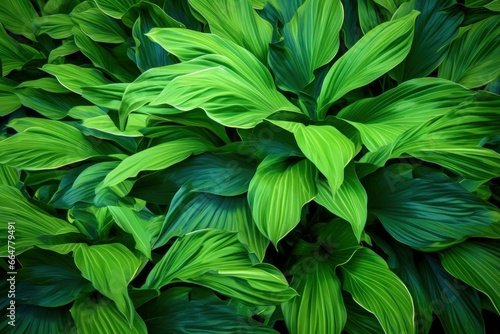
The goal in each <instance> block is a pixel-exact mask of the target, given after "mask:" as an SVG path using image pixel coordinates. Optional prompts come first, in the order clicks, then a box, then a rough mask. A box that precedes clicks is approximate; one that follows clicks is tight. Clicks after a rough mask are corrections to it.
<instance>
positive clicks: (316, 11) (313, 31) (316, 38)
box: [269, 0, 343, 94]
mask: <svg viewBox="0 0 500 334" xmlns="http://www.w3.org/2000/svg"><path fill="white" fill-rule="evenodd" d="M342 21H343V8H342V4H341V2H340V0H307V1H306V2H305V3H304V4H303V5H302V6H300V7H299V9H298V10H297V12H296V13H295V15H294V16H293V18H292V20H291V21H290V22H288V23H286V24H285V26H284V27H283V29H282V31H281V35H282V36H283V37H282V40H281V41H280V42H279V43H276V44H273V45H272V47H271V53H270V57H269V63H270V65H271V67H272V69H273V71H274V73H275V75H276V78H277V82H278V86H279V87H280V88H281V89H284V90H287V91H291V92H294V93H296V94H298V93H299V92H301V91H302V90H303V89H304V88H305V87H306V86H307V85H308V84H309V83H311V82H312V81H313V80H314V77H315V76H314V70H316V69H317V68H319V67H321V66H323V65H325V64H327V63H329V62H330V61H331V60H332V59H333V57H335V55H336V54H337V50H338V48H339V42H340V40H339V32H340V28H341V27H342Z"/></svg>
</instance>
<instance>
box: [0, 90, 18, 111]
mask: <svg viewBox="0 0 500 334" xmlns="http://www.w3.org/2000/svg"><path fill="white" fill-rule="evenodd" d="M20 107H21V102H20V101H19V97H17V95H16V94H14V93H12V92H0V116H7V115H8V114H10V113H11V112H13V111H16V110H17V109H19V108H20Z"/></svg>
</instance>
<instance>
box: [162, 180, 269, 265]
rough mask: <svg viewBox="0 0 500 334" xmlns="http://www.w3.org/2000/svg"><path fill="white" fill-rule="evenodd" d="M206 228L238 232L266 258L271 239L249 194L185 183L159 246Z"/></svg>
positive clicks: (260, 257)
mask: <svg viewBox="0 0 500 334" xmlns="http://www.w3.org/2000/svg"><path fill="white" fill-rule="evenodd" d="M206 228H216V229H221V230H225V231H229V232H238V239H239V240H240V241H241V243H243V244H244V245H245V246H247V247H248V250H249V251H250V252H252V253H254V254H255V255H256V256H257V258H258V259H259V261H262V260H263V258H264V255H265V252H266V248H267V245H268V240H267V239H266V238H264V236H263V235H262V234H261V233H260V232H259V230H258V229H257V226H255V224H254V223H253V219H252V215H251V212H250V208H249V207H248V203H247V198H246V196H244V195H240V196H232V197H225V196H217V195H213V194H208V193H194V192H192V185H188V186H185V187H182V188H181V189H180V190H179V191H178V192H177V194H176V196H175V197H174V198H173V200H172V201H171V203H170V207H169V210H168V213H167V217H166V218H165V222H164V224H163V228H162V231H161V232H160V235H159V238H158V240H157V241H156V244H155V248H157V247H160V246H163V245H164V244H165V243H167V241H169V240H170V239H172V238H173V237H176V236H183V235H185V234H187V233H189V232H192V231H197V230H202V229H206Z"/></svg>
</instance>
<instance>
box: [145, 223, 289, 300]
mask: <svg viewBox="0 0 500 334" xmlns="http://www.w3.org/2000/svg"><path fill="white" fill-rule="evenodd" d="M173 282H185V283H193V284H198V285H202V286H205V287H208V288H211V289H213V290H214V291H217V292H218V293H221V294H223V295H226V296H228V297H230V298H235V299H238V300H240V301H242V302H244V303H248V304H254V305H275V304H279V303H282V302H285V301H287V300H288V299H290V298H292V297H293V296H295V295H296V292H295V291H294V290H293V289H291V288H289V287H288V284H287V282H286V279H285V277H284V276H283V274H282V273H281V272H280V271H279V270H278V269H276V268H275V267H273V266H271V265H270V264H266V263H259V264H256V265H252V262H251V260H250V258H249V257H248V252H247V250H246V249H245V248H244V247H243V245H242V244H241V243H240V242H239V241H238V239H237V236H236V234H235V233H231V232H227V231H222V230H215V229H208V230H201V231H196V232H192V233H190V234H187V235H185V236H184V237H181V238H179V239H177V240H176V241H175V242H174V244H173V245H172V246H171V247H170V249H169V250H168V251H167V253H166V254H165V256H164V257H163V258H162V259H161V260H160V261H159V262H158V263H157V264H156V265H155V267H154V268H153V269H152V270H151V272H150V273H149V275H148V277H147V279H146V283H145V284H144V286H143V287H142V288H143V289H144V288H145V289H160V288H161V287H163V286H164V285H167V284H169V283H173Z"/></svg>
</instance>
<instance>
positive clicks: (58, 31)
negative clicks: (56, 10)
mask: <svg viewBox="0 0 500 334" xmlns="http://www.w3.org/2000/svg"><path fill="white" fill-rule="evenodd" d="M74 25H75V24H74V23H73V21H71V18H70V16H69V15H66V14H54V15H46V16H42V17H37V18H36V19H34V20H33V31H34V32H35V35H36V36H40V35H42V34H47V35H49V36H50V37H52V38H54V39H63V38H68V37H70V36H71V29H72V28H73V26H74Z"/></svg>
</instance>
